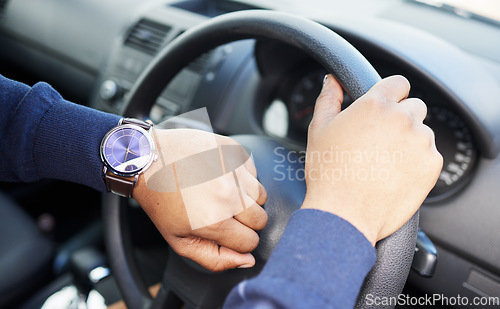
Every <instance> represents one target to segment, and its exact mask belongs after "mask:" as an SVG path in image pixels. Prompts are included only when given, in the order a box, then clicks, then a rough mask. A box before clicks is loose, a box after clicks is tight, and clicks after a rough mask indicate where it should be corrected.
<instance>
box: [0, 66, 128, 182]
mask: <svg viewBox="0 0 500 309" xmlns="http://www.w3.org/2000/svg"><path fill="white" fill-rule="evenodd" d="M0 108H1V113H0V180H1V181H23V182H29V181H36V180H39V179H42V178H51V179H60V180H66V181H71V182H76V183H81V184H84V185H87V186H90V187H92V188H95V189H97V190H99V191H105V190H106V189H105V187H104V183H103V181H102V179H101V170H102V163H101V161H100V157H99V146H100V143H101V140H102V138H103V137H104V135H105V134H106V132H107V131H109V129H110V128H112V127H113V126H116V125H117V124H118V121H119V117H118V116H116V115H112V114H108V113H104V112H100V111H97V110H94V109H91V108H88V107H85V106H82V105H78V104H74V103H71V102H68V101H66V100H64V99H63V98H62V97H61V96H60V95H59V93H57V92H56V91H55V90H54V89H53V88H52V87H50V86H49V85H48V84H46V83H38V84H36V85H34V86H33V87H29V86H27V85H24V84H22V83H19V82H15V81H12V80H9V79H7V78H5V77H3V76H1V75H0Z"/></svg>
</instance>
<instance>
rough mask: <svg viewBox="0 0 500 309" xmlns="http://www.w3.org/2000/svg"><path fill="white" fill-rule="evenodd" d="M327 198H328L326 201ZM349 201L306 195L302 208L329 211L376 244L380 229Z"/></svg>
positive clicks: (373, 244)
mask: <svg viewBox="0 0 500 309" xmlns="http://www.w3.org/2000/svg"><path fill="white" fill-rule="evenodd" d="M325 200H328V202H327V203H325ZM352 206H353V205H349V203H342V202H340V201H334V200H331V199H321V201H317V200H315V199H310V198H308V197H307V196H306V198H305V200H304V203H303V204H302V206H301V209H317V210H321V211H324V212H329V213H331V214H333V215H335V216H337V217H339V218H341V219H343V220H345V221H347V222H349V223H350V224H351V225H352V226H354V227H355V228H356V229H357V230H358V231H359V232H360V233H361V234H363V236H365V238H366V239H367V240H368V241H369V242H370V243H371V244H372V246H375V244H376V243H377V239H378V234H379V233H378V231H377V230H376V228H375V227H374V224H373V222H371V223H370V222H369V221H368V220H366V219H365V218H364V216H362V215H360V214H359V213H357V211H356V207H352Z"/></svg>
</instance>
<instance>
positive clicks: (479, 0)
mask: <svg viewBox="0 0 500 309" xmlns="http://www.w3.org/2000/svg"><path fill="white" fill-rule="evenodd" d="M414 1H417V2H421V3H425V4H428V5H432V6H436V7H440V8H443V9H446V10H449V11H452V12H453V13H455V14H458V15H461V16H464V17H469V18H483V19H486V20H489V21H492V22H495V23H497V24H499V23H500V1H498V0H438V1H437V0H436V1H435V0H414Z"/></svg>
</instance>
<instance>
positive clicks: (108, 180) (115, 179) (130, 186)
mask: <svg viewBox="0 0 500 309" xmlns="http://www.w3.org/2000/svg"><path fill="white" fill-rule="evenodd" d="M103 176H104V177H103V178H104V183H105V184H106V189H107V190H108V191H110V192H113V193H114V194H117V195H120V196H123V197H127V198H128V197H132V193H133V191H134V187H135V184H136V182H137V178H138V177H139V175H135V176H130V177H124V176H118V175H115V174H113V173H112V172H111V171H109V170H108V169H107V168H106V167H104V170H103Z"/></svg>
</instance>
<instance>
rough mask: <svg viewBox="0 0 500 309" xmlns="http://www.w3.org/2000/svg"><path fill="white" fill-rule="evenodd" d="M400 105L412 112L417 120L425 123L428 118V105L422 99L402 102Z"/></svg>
mask: <svg viewBox="0 0 500 309" xmlns="http://www.w3.org/2000/svg"><path fill="white" fill-rule="evenodd" d="M400 104H403V105H404V106H405V107H406V108H407V109H408V110H409V111H410V114H411V115H412V116H413V118H414V119H415V120H418V121H424V119H425V117H426V116H427V105H425V103H424V101H422V100H420V99H417V98H410V99H406V100H403V101H401V102H400Z"/></svg>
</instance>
